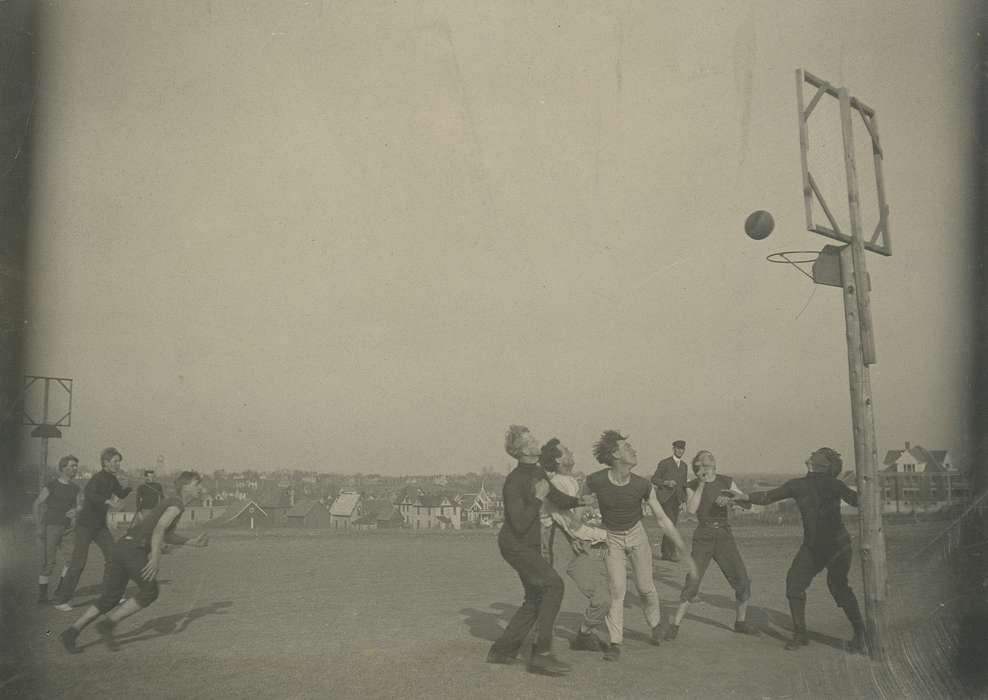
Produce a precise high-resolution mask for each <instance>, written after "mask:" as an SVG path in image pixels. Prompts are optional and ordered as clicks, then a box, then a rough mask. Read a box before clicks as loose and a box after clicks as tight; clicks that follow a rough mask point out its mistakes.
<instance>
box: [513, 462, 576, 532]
mask: <svg viewBox="0 0 988 700" xmlns="http://www.w3.org/2000/svg"><path fill="white" fill-rule="evenodd" d="M544 478H546V474H545V470H543V469H542V467H540V466H539V465H537V464H522V463H521V462H519V463H518V466H517V467H515V468H514V469H512V470H511V473H510V474H508V478H507V479H505V480H504V490H503V491H502V494H503V496H504V525H502V526H501V532H499V533H498V538H497V539H498V544H499V545H500V547H501V549H509V550H517V549H540V548H541V547H542V526H541V523H540V522H539V513H540V511H541V509H542V501H540V500H539V499H537V498H536V497H535V492H534V485H535V482H536V481H538V480H539V479H544ZM547 498H548V499H549V500H550V501H552V503H554V504H555V505H557V506H558V507H560V508H563V509H569V508H576V507H577V506H579V505H580V499H579V498H575V497H573V496H568V495H566V494H565V493H563V492H562V491H560V490H559V489H557V488H556V487H555V486H551V485H550V488H549V495H548V496H547Z"/></svg>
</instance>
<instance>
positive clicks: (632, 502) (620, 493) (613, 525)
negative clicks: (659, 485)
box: [587, 469, 652, 531]
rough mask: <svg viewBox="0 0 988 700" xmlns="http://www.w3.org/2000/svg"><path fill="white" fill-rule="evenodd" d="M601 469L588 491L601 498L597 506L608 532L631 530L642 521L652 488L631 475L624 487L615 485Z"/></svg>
mask: <svg viewBox="0 0 988 700" xmlns="http://www.w3.org/2000/svg"><path fill="white" fill-rule="evenodd" d="M609 471H610V469H601V470H600V471H599V472H594V473H593V474H591V475H590V476H588V477H587V488H588V489H589V490H590V492H591V493H594V494H596V495H597V505H598V506H599V507H600V516H601V519H602V520H603V522H604V527H605V528H606V529H608V530H619V531H623V530H630V529H631V528H633V527H634V526H635V525H636V524H637V523H638V521H639V520H641V519H642V503H643V502H648V497H649V495H650V494H651V493H652V484H651V483H650V482H649V481H648V479H643V478H642V477H640V476H638V475H637V474H631V475H630V477H631V478H630V480H629V481H628V483H627V484H625V485H624V486H618V485H616V484H615V483H614V482H612V481H611V480H610V479H609V478H608V476H607V474H608V472H609Z"/></svg>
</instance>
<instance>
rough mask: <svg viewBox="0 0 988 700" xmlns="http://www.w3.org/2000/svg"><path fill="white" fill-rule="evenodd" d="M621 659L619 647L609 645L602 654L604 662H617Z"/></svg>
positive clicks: (617, 645)
mask: <svg viewBox="0 0 988 700" xmlns="http://www.w3.org/2000/svg"><path fill="white" fill-rule="evenodd" d="M620 658H621V645H620V644H613V643H612V644H611V645H610V646H608V647H607V651H605V652H604V661H617V660H618V659H620Z"/></svg>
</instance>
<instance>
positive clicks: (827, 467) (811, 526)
mask: <svg viewBox="0 0 988 700" xmlns="http://www.w3.org/2000/svg"><path fill="white" fill-rule="evenodd" d="M843 466H844V463H843V461H842V460H841V456H840V454H838V453H837V452H836V451H835V450H832V449H830V448H829V447H821V448H820V449H819V450H817V451H816V452H814V453H813V454H811V455H810V457H809V459H807V460H806V468H807V470H808V473H807V474H806V476H804V477H802V478H800V479H791V480H790V481H787V482H786V483H784V484H783V485H782V486H780V487H779V488H776V489H772V490H771V491H762V492H759V493H752V494H749V495H748V496H747V498H746V500H748V501H750V502H751V503H754V504H756V505H768V504H770V503H775V502H777V501H781V500H784V499H786V498H792V499H794V500H795V501H796V505H797V506H798V507H799V513H800V515H801V516H802V518H803V544H802V546H801V547H800V548H799V551H798V552H797V553H796V558H795V559H793V562H792V566H790V567H789V573H788V574H787V575H786V597H787V598H788V599H789V610H790V612H791V613H792V626H793V638H792V640H791V641H790V642H788V643H787V644H786V649H789V650H795V649H799V648H800V647H802V646H806V645H807V644H809V643H810V642H809V638H808V636H807V634H806V589H807V588H809V585H810V582H811V581H812V580H813V577H814V576H816V575H817V574H818V573H820V572H821V571H822V570H823V569H826V570H827V588H828V589H830V595H832V596H833V597H834V601H835V602H836V603H837V606H838V607H840V608H841V609H843V610H844V614H845V615H847V619H848V620H849V621H850V622H851V627H852V628H853V630H854V637H853V638H852V639H851V641H850V642H849V644H848V649H849V650H850V651H852V652H856V653H865V652H866V651H867V646H866V642H865V626H864V621H863V620H862V618H861V608H860V607H858V599H857V598H856V597H855V595H854V591H853V590H851V586H850V585H848V582H847V573H848V571H850V570H851V535H850V534H849V533H848V532H847V528H845V527H844V523H843V521H842V520H841V514H840V504H841V501H844V502H845V503H847V504H848V505H851V506H854V507H855V508H857V506H858V493H857V491H855V490H853V489H852V488H850V487H849V486H848V485H847V484H845V483H844V482H843V481H841V480H840V479H838V478H837V476H838V475H839V474H840V473H841V469H842V468H843ZM737 500H738V501H740V500H742V499H741V498H738V499H737Z"/></svg>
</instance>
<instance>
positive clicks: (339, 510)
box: [329, 491, 363, 530]
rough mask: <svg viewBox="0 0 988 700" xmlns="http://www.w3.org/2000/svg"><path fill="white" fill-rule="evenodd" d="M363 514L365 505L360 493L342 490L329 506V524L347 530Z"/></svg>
mask: <svg viewBox="0 0 988 700" xmlns="http://www.w3.org/2000/svg"><path fill="white" fill-rule="evenodd" d="M361 515H363V505H362V503H361V497H360V494H359V493H357V492H356V491H340V495H339V496H337V497H336V500H335V501H333V505H331V506H330V507H329V526H330V527H331V528H334V529H338V530H346V529H348V528H350V527H352V526H353V525H354V523H355V522H356V521H357V519H358V518H360V516H361Z"/></svg>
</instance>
